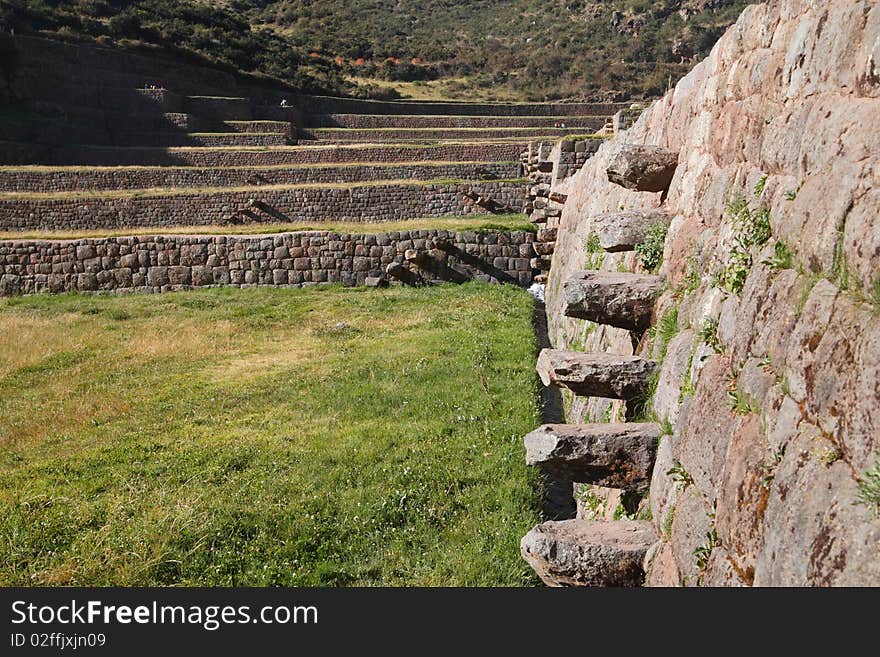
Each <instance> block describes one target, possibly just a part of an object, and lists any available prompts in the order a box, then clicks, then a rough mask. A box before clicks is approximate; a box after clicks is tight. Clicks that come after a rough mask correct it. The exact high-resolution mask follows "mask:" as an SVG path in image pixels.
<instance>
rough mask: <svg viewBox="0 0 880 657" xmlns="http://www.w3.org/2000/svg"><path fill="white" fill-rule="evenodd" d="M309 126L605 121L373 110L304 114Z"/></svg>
mask: <svg viewBox="0 0 880 657" xmlns="http://www.w3.org/2000/svg"><path fill="white" fill-rule="evenodd" d="M305 120H306V126H307V127H309V128H361V129H368V128H411V129H412V128H538V127H544V128H553V127H555V126H556V125H557V124H559V123H564V124H565V126H566V127H568V128H578V129H580V130H581V131H583V132H593V131H595V130H599V129H600V128H602V127H603V126H604V125H605V122H606V121H607V118H606V117H605V116H598V117H596V116H543V117H535V116H431V115H414V114H405V115H381V114H380V115H374V114H313V115H310V116H308V117H306V119H305Z"/></svg>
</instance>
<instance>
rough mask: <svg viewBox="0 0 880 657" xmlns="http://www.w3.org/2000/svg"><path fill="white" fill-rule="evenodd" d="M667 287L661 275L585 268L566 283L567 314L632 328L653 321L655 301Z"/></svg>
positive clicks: (647, 324)
mask: <svg viewBox="0 0 880 657" xmlns="http://www.w3.org/2000/svg"><path fill="white" fill-rule="evenodd" d="M662 286H663V280H662V279H661V278H659V277H658V276H642V275H639V274H627V273H616V272H601V271H582V272H578V273H576V274H572V275H571V276H569V277H568V278H567V279H566V281H565V284H564V285H563V288H562V289H563V294H564V295H565V306H564V308H563V313H564V314H565V316H566V317H575V318H578V319H586V320H589V321H591V322H596V323H597V324H608V325H610V326H616V327H618V328H623V329H627V330H631V331H638V330H644V329H645V328H647V327H648V326H650V324H651V315H652V313H653V312H654V300H655V299H656V298H657V295H658V294H659V292H660V289H661V288H662Z"/></svg>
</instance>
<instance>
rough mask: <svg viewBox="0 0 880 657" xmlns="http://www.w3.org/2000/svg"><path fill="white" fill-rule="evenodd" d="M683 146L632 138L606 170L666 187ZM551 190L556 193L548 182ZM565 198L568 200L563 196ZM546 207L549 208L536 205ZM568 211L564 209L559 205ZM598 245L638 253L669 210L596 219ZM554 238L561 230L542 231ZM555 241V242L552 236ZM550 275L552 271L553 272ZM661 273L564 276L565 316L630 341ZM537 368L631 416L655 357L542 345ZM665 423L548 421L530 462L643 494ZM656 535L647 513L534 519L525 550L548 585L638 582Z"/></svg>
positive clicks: (546, 380) (533, 442)
mask: <svg viewBox="0 0 880 657" xmlns="http://www.w3.org/2000/svg"><path fill="white" fill-rule="evenodd" d="M551 150H552V149H548V148H543V149H542V148H538V149H536V152H534V155H535V157H534V158H530V162H532V161H533V162H535V164H536V166H535V167H534V171H537V172H538V173H540V174H544V173H549V172H551V171H552V170H553V169H552V167H545V170H544V171H541V163H542V162H546V161H549V158H548V156H549V154H550V151H551ZM677 161H678V154H677V153H672V152H669V151H665V150H663V149H660V148H657V147H650V146H627V145H624V146H623V147H621V149H620V150H619V153H618V155H617V157H616V158H614V159H613V160H612V162H611V163H610V165H609V167H608V170H607V175H608V178H609V180H611V181H612V182H614V183H616V184H618V185H621V186H624V187H626V188H627V189H633V190H639V191H650V192H665V190H666V189H667V188H668V186H669V183H670V181H671V179H672V176H673V174H674V172H675V168H676V165H677ZM545 184H547V185H548V194H547V198H548V199H549V197H550V194H551V193H552V192H549V189H551V188H550V186H549V183H545ZM560 205H564V199H562V203H561V204H560ZM539 209H543V208H539ZM560 214H561V212H560ZM593 221H594V222H595V225H596V226H597V233H598V238H599V242H600V245H601V248H602V249H604V250H606V251H608V252H620V251H631V250H633V249H634V248H635V245H636V244H638V243H639V242H640V241H641V240H642V238H643V237H644V235H645V232H646V230H647V229H648V227H649V226H651V225H652V224H654V223H656V222H658V221H662V222H664V223H668V217H667V216H666V215H665V213H663V212H662V211H652V212H643V211H630V212H621V213H618V214H613V215H604V216H602V217H601V218H599V219H598V220H597V219H596V218H594V219H593ZM544 230H545V233H544V236H545V237H546V238H552V239H555V237H556V230H557V229H556V228H555V227H553V228H547V229H544ZM548 241H549V240H548ZM551 276H552V270H551ZM663 285H664V282H663V280H662V279H661V278H660V277H657V276H651V275H643V274H637V273H628V272H600V271H593V270H589V271H581V272H576V273H574V274H572V275H570V276H569V277H568V278H567V279H566V280H565V281H563V283H562V293H563V296H564V302H565V303H564V311H563V312H564V314H565V315H566V316H568V317H574V318H579V319H586V320H589V321H591V322H595V323H597V324H600V325H605V326H611V327H617V328H620V329H625V330H628V331H630V332H631V333H632V336H633V344H636V342H637V341H638V338H639V337H640V336H641V335H642V334H643V333H644V332H645V331H646V330H647V329H648V328H649V327H650V326H651V323H652V315H653V310H654V302H655V299H656V298H657V296H658V295H659V294H660V292H661V291H662V289H663ZM536 369H537V371H538V374H539V376H540V378H541V381H542V382H543V384H544V385H545V386H554V387H560V388H565V389H567V390H569V391H570V392H571V393H572V394H574V395H575V396H579V397H600V398H605V399H615V400H620V401H622V402H623V403H624V404H625V406H626V416H627V418H628V419H631V418H633V417H634V416H635V412H636V410H637V409H638V408H639V407H644V406H645V405H646V398H647V397H648V396H649V395H650V387H651V378H652V375H653V374H654V373H655V372H656V369H657V364H656V363H655V362H653V361H651V360H649V359H646V358H643V357H641V356H638V355H623V354H611V353H604V352H602V353H583V352H579V351H571V350H559V349H544V350H542V351H541V353H540V355H539V356H538V362H537V366H536ZM661 434H662V429H661V427H660V425H659V424H657V423H655V422H645V421H631V422H624V423H602V424H595V423H594V424H548V425H543V426H541V427H539V428H538V429H536V430H535V431H533V432H531V433H529V434H528V435H526V436H525V437H524V439H523V441H524V444H525V448H526V462H527V464H529V465H532V466H538V467H540V468H542V470H543V471H544V472H548V473H550V474H552V475H554V476H555V477H557V478H559V479H562V480H564V481H569V482H573V483H575V484H588V485H592V486H600V487H603V488H606V489H617V490H619V491H621V493H622V494H627V495H629V496H630V497H632V496H636V497H639V496H644V494H645V492H646V491H647V489H648V486H649V484H650V481H651V477H652V474H653V469H654V463H655V459H656V457H657V450H658V444H659V440H660V437H661ZM657 541H658V537H657V535H656V533H655V530H654V527H653V524H652V523H651V522H649V521H646V520H630V519H621V520H613V521H609V520H586V519H581V518H573V519H567V520H562V521H549V522H545V523H542V524H539V525H537V526H536V527H534V528H533V529H532V530H531V531H530V532H529V533H528V534H526V536H525V537H523V539H522V542H521V546H520V547H521V552H522V555H523V558H524V559H525V560H526V561H527V562H528V563H529V564H530V565H531V566H532V567H533V568H534V570H535V571H536V572H537V574H538V575H539V576H540V578H541V579H542V580H543V581H544V582H545V583H546V584H548V585H550V586H641V585H642V584H643V582H644V578H645V570H646V566H645V563H644V562H645V560H646V558H648V557H649V556H650V554H651V553H652V550H651V549H652V546H654V545H655V543H656V542H657Z"/></svg>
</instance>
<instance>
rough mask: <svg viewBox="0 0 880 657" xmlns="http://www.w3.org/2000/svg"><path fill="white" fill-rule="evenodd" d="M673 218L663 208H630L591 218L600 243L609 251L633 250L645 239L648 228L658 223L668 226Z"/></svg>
mask: <svg viewBox="0 0 880 657" xmlns="http://www.w3.org/2000/svg"><path fill="white" fill-rule="evenodd" d="M670 220H671V218H670V216H669V215H668V214H667V213H666V212H663V211H662V210H646V211H639V210H630V211H629V212H615V213H611V214H598V215H596V216H594V217H592V218H591V219H590V224H591V226H592V229H593V232H594V233H595V234H596V237H597V238H598V239H599V245H600V246H601V247H602V248H603V249H605V250H606V251H608V252H609V253H617V252H619V251H632V250H633V249H635V247H636V245H637V244H640V243H641V242H644V241H645V236H646V235H647V233H648V229H649V228H650V227H651V226H654V225H656V224H662V225H664V226H668V225H669V222H670Z"/></svg>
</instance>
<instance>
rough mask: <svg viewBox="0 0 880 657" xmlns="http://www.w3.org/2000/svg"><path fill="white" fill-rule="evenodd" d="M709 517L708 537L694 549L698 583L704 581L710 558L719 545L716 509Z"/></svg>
mask: <svg viewBox="0 0 880 657" xmlns="http://www.w3.org/2000/svg"><path fill="white" fill-rule="evenodd" d="M709 518H710V519H711V521H712V522H711V525H710V527H709V531H708V532H706V538H705V540H704V541H703V543H702V544H701V545H699V546H698V547H696V548H695V549H694V559H695V563H694V565H695V566H696V568H697V583H698V584H700V583H702V581H703V576H704V575H705V574H706V568H708V566H709V558H710V557H711V556H712V551H713V550H715V548H716V547H718V531H717V529H716V528H715V511H714V510H713V511H712V513H710V514H709Z"/></svg>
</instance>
